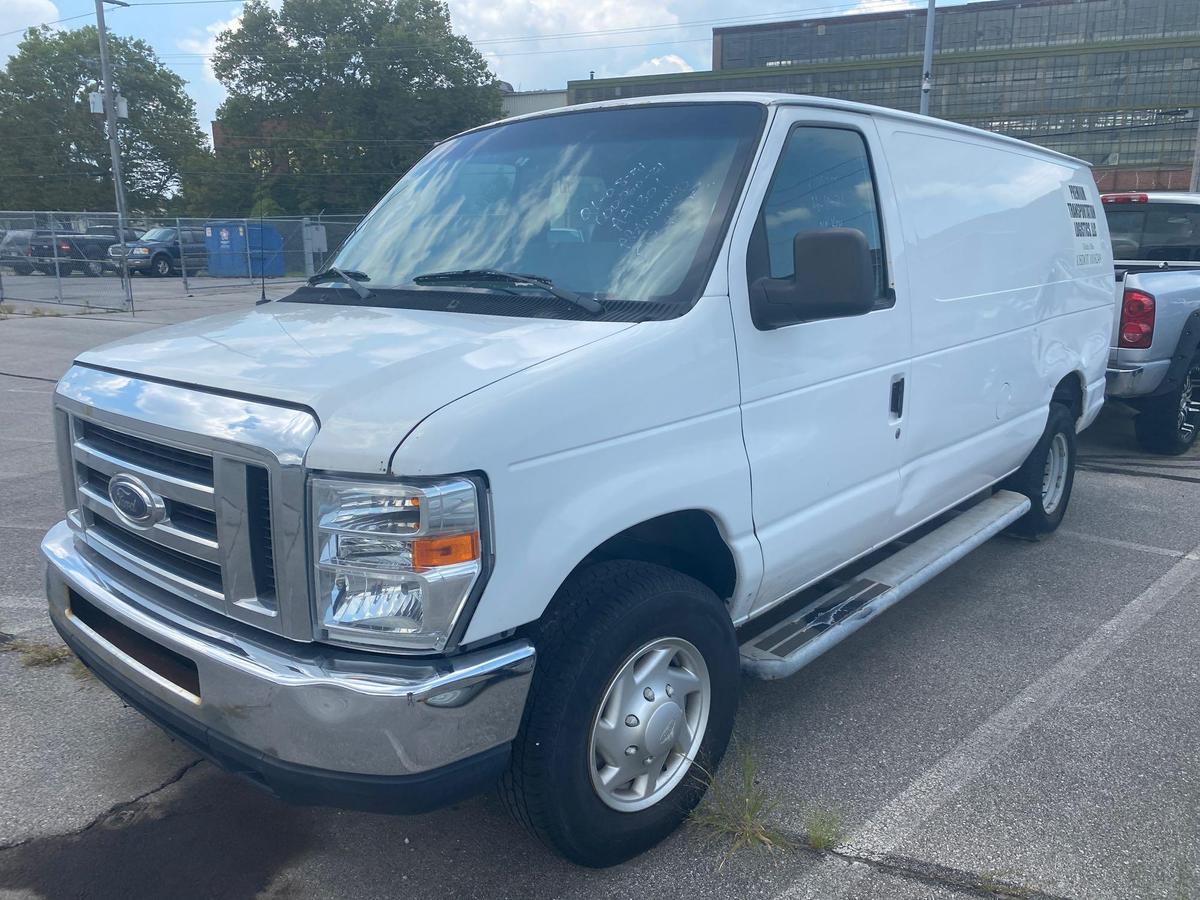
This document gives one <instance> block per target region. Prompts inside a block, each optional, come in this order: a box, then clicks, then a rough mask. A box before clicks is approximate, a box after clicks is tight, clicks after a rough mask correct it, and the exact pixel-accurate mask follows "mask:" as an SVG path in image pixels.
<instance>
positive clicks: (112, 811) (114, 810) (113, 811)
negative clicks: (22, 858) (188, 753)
mask: <svg viewBox="0 0 1200 900" xmlns="http://www.w3.org/2000/svg"><path fill="white" fill-rule="evenodd" d="M202 762H204V759H203V758H200V757H197V758H196V759H193V760H192V761H191V762H189V763H187V764H186V765H183V766H180V767H179V768H178V769H177V770H176V771H175V772H174V773H172V774H171V776H170V777H168V778H167V779H166V780H165V781H163V782H162V783H161V784H158V785H156V786H154V787H152V788H150V789H149V790H148V791H144V792H143V793H141V794H138V795H137V796H136V797H133V798H131V799H129V800H122V801H121V802H120V803H114V804H113V805H112V806H110V807H108V808H107V809H105V810H104V811H103V812H101V813H99V814H98V815H96V816H94V817H93V818H92V819H91V820H90V821H89V822H88V823H87V824H85V825H82V826H80V827H79V828H73V829H70V830H69V831H56V832H53V833H51V834H43V835H39V836H37V837H32V838H25V839H24V840H21V841H15V842H13V843H11V844H0V853H4V852H6V851H9V850H16V849H17V848H18V847H24V846H26V845H28V844H37V843H39V842H41V841H49V840H55V839H58V838H65V837H78V836H79V835H81V834H85V833H86V832H88V831H91V830H92V829H93V828H95V827H96V826H97V825H99V824H100V823H101V822H104V821H106V820H107V819H110V818H111V817H113V816H115V815H117V814H118V813H120V812H123V811H125V810H127V809H130V808H131V807H134V806H136V805H137V804H139V803H141V802H142V801H143V800H146V799H148V798H150V797H153V796H154V795H155V794H157V793H159V792H160V791H164V790H166V789H167V788H169V787H170V786H171V785H173V784H178V783H179V782H180V781H182V780H183V779H184V777H185V776H186V775H187V774H188V772H190V771H192V769H194V768H196V766H198V765H200V763H202Z"/></svg>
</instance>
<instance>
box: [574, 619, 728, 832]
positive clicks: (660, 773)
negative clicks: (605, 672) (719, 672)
mask: <svg viewBox="0 0 1200 900" xmlns="http://www.w3.org/2000/svg"><path fill="white" fill-rule="evenodd" d="M711 704H712V685H711V682H710V680H709V675H708V666H707V665H706V664H705V662H704V657H703V656H701V654H700V651H699V650H697V649H696V648H695V646H693V645H692V644H690V643H689V642H687V641H685V640H683V639H682V638H659V639H658V640H655V641H651V642H650V643H648V644H646V645H644V646H642V647H640V648H639V649H638V650H636V651H635V652H634V653H632V654H631V655H630V656H629V658H628V659H627V660H626V661H625V662H624V664H623V665H622V666H621V667H620V668H619V669H618V670H617V673H616V675H614V676H613V678H612V680H611V681H610V682H609V684H608V688H607V689H606V690H605V692H604V698H603V700H601V702H600V708H599V709H598V710H597V711H596V716H595V718H594V719H593V721H592V733H591V740H590V743H589V752H588V758H589V761H590V767H591V776H592V787H593V788H594V789H595V791H596V794H597V796H599V797H600V799H601V800H602V801H603V802H604V804H605V805H606V806H608V807H610V808H612V809H615V810H618V811H619V812H637V811H638V810H640V809H646V808H647V807H650V806H653V805H654V804H655V803H657V802H658V801H659V800H661V799H663V798H664V797H666V796H667V795H668V794H669V793H671V791H672V790H674V789H675V786H676V785H678V784H679V782H680V781H682V780H683V778H684V776H685V775H686V774H687V772H688V769H690V768H691V764H692V760H694V759H695V757H696V753H697V752H698V751H699V749H700V744H701V743H703V741H704V732H705V728H706V727H707V726H708V713H709V707H710V706H711Z"/></svg>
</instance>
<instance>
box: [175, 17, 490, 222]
mask: <svg viewBox="0 0 1200 900" xmlns="http://www.w3.org/2000/svg"><path fill="white" fill-rule="evenodd" d="M213 69H214V71H215V73H216V75H217V78H218V79H219V80H220V81H221V83H222V84H223V85H224V86H225V88H226V90H227V91H228V92H229V96H228V97H227V99H226V100H225V102H224V103H223V104H222V105H221V108H220V110H219V111H218V113H217V118H218V120H219V122H220V125H221V128H222V129H223V131H224V133H225V135H226V137H225V138H223V139H222V140H221V141H220V144H219V146H218V149H217V154H216V158H217V161H218V165H216V166H215V169H216V170H217V171H219V172H220V173H222V174H221V175H218V176H216V177H223V178H225V179H226V180H227V181H228V182H229V183H230V184H231V185H232V184H233V183H235V182H237V181H239V180H240V181H241V182H242V187H241V196H242V197H243V198H244V200H243V202H244V203H245V204H246V206H249V205H250V204H251V203H253V202H255V201H256V200H257V201H262V200H264V199H268V198H269V199H270V200H272V201H274V202H275V203H276V204H278V206H279V207H281V208H283V209H286V210H289V211H291V212H295V213H302V212H308V213H315V212H320V211H321V210H325V211H328V212H359V211H362V210H365V209H368V208H370V207H371V206H372V205H373V204H374V203H375V201H376V200H378V199H379V197H380V196H381V195H382V194H383V193H384V192H385V191H386V190H387V189H388V188H389V187H391V185H392V184H394V183H395V181H396V179H397V178H399V177H400V176H401V175H402V174H404V172H405V171H407V170H408V168H409V167H410V166H412V165H413V163H415V162H416V161H417V160H418V159H420V158H421V156H423V155H424V154H425V153H426V152H427V151H428V150H429V148H430V147H431V146H433V144H434V143H435V142H437V141H439V140H441V139H443V138H445V137H447V136H449V135H451V134H454V133H455V132H458V131H461V130H463V129H465V128H470V127H472V126H474V125H479V124H481V123H484V122H488V121H491V120H493V119H495V118H497V117H498V116H499V115H500V91H499V87H498V84H497V82H496V80H495V77H494V76H493V74H492V73H491V71H489V69H488V66H487V63H486V62H485V61H484V59H483V56H482V55H481V54H480V53H479V52H478V51H477V50H476V49H475V48H474V46H473V45H472V44H471V42H470V41H469V40H467V39H466V38H464V37H461V36H459V35H456V34H454V33H453V32H452V31H451V30H450V16H449V12H448V10H447V8H446V4H445V3H444V2H443V0H283V4H282V6H281V7H280V9H279V10H278V11H275V10H273V9H271V8H270V7H269V6H267V4H266V3H265V2H263V0H249V2H247V4H246V7H245V12H244V14H243V16H242V22H241V25H240V27H238V28H236V29H231V30H228V31H226V32H224V33H223V34H221V35H220V36H219V37H218V38H217V49H216V53H215V55H214V57H213ZM235 173H237V174H235ZM209 177H212V176H209ZM189 187H190V185H189Z"/></svg>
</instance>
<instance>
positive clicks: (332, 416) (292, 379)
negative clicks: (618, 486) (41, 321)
mask: <svg viewBox="0 0 1200 900" xmlns="http://www.w3.org/2000/svg"><path fill="white" fill-rule="evenodd" d="M631 327H632V325H631V323H628V322H588V321H566V320H558V319H526V318H513V317H508V316H480V315H472V314H466V313H450V312H437V311H433V312H431V311H425V310H407V309H380V308H377V307H354V306H328V305H315V304H307V303H304V304H300V303H294V304H293V303H272V304H269V305H265V306H261V307H256V308H255V309H253V310H247V311H242V312H236V313H228V314H225V315H219V316H212V317H209V318H204V319H198V320H195V321H192V322H185V323H182V324H179V325H171V326H168V327H166V328H160V329H157V330H154V331H150V332H146V333H145V334H141V335H137V336H135V337H131V338H126V339H124V340H120V341H117V342H115V343H112V344H107V345H105V346H102V347H99V348H97V349H94V350H89V351H88V352H86V353H84V354H82V355H81V356H80V357H79V359H78V361H79V362H80V363H83V364H85V365H92V366H100V367H103V368H107V369H114V370H118V371H121V372H126V373H129V374H133V375H142V376H146V377H149V378H156V379H160V380H165V381H174V382H178V383H181V384H185V385H193V384H194V385H197V386H200V387H203V388H208V389H211V390H216V391H221V392H228V393H237V394H243V395H248V396H253V397H258V398H262V399H265V400H275V401H282V402H284V403H287V404H290V405H296V406H302V407H306V408H308V409H310V410H312V411H313V412H314V413H316V415H317V418H318V419H319V420H320V423H321V429H320V432H319V433H318V435H317V437H316V438H315V439H314V441H313V443H312V445H311V447H310V448H309V451H308V455H307V456H306V459H305V462H306V464H307V465H308V466H309V467H310V468H316V469H326V470H330V471H340V472H354V473H385V472H387V471H388V466H389V462H390V460H391V456H392V453H393V452H394V450H395V449H396V447H397V446H398V445H399V444H400V442H401V441H402V440H404V438H405V436H406V435H407V434H408V433H409V432H410V431H411V430H412V429H413V428H414V427H415V426H416V425H417V424H418V423H419V422H420V421H421V420H422V419H424V418H425V417H426V416H428V415H429V414H430V413H432V412H433V411H435V410H437V409H438V408H440V407H442V406H445V405H446V404H448V403H451V402H453V401H454V400H457V399H458V398H459V397H462V396H464V395H466V394H469V393H471V392H472V391H476V390H479V389H480V388H482V387H485V386H486V385H489V384H491V383H493V382H495V381H499V380H500V379H502V378H506V377H508V376H509V375H512V374H514V373H516V372H519V371H521V370H522V369H525V368H528V367H529V366H533V365H537V364H538V363H540V362H542V361H544V360H547V359H550V358H551V357H554V356H558V355H560V354H562V353H566V352H568V351H570V350H574V349H575V348H577V347H581V346H583V345H585V344H589V343H591V342H593V341H597V340H601V339H603V338H605V337H608V336H609V335H612V334H616V333H617V332H620V331H624V330H625V329H628V328H631Z"/></svg>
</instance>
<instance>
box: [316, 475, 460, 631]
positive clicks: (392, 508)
mask: <svg viewBox="0 0 1200 900" xmlns="http://www.w3.org/2000/svg"><path fill="white" fill-rule="evenodd" d="M311 484H312V509H313V517H314V522H313V534H314V537H315V547H314V554H313V559H314V562H315V565H316V586H317V627H316V630H317V637H318V639H322V640H330V641H334V642H337V643H343V644H365V645H371V646H376V647H393V648H404V649H411V650H441V649H442V648H443V647H445V645H446V642H447V641H448V640H449V638H450V632H451V630H452V629H453V628H454V623H455V622H456V621H457V620H458V616H459V613H461V612H462V608H463V605H464V604H465V603H466V601H467V597H468V596H469V595H470V593H471V588H473V587H474V586H475V582H476V581H477V580H478V578H479V575H480V572H481V570H482V560H481V546H480V536H479V497H478V496H477V494H476V489H475V484H474V483H473V482H471V481H468V480H467V479H465V478H455V479H451V480H447V481H441V482H437V483H434V484H424V485H411V484H389V483H386V482H378V481H375V482H357V481H344V480H342V479H334V478H314V479H312V482H311Z"/></svg>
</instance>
